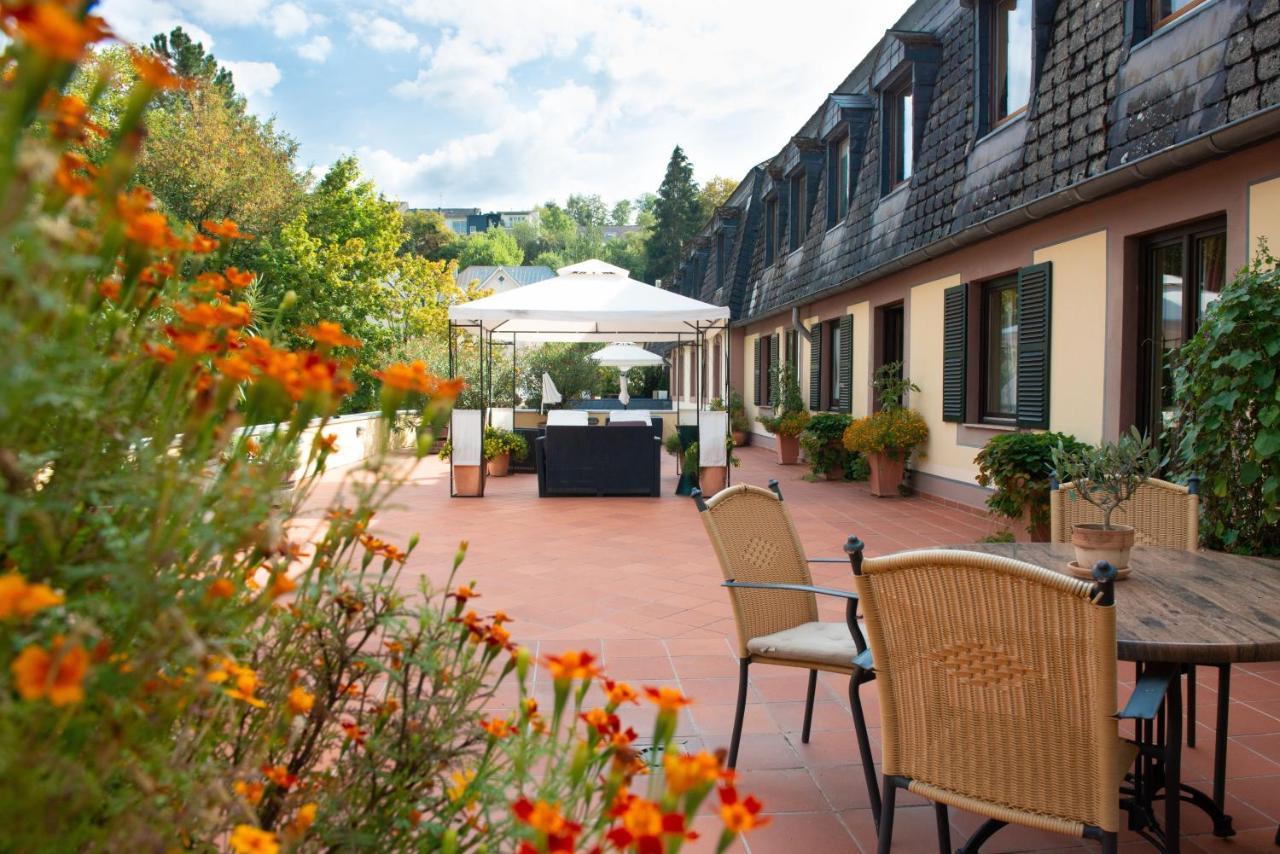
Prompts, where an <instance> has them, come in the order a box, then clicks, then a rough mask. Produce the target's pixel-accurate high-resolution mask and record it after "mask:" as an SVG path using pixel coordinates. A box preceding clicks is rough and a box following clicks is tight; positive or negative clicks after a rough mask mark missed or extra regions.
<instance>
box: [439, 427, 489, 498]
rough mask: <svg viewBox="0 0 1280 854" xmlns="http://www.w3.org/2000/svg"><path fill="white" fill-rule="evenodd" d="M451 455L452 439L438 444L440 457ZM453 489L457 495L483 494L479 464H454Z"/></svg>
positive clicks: (447, 457)
mask: <svg viewBox="0 0 1280 854" xmlns="http://www.w3.org/2000/svg"><path fill="white" fill-rule="evenodd" d="M451 457H453V440H452V439H446V440H445V441H444V444H443V445H441V446H440V459H442V460H447V459H450V458H451ZM453 491H454V492H455V493H456V494H458V495H466V496H474V495H483V494H484V487H483V478H482V477H481V472H480V466H454V467H453Z"/></svg>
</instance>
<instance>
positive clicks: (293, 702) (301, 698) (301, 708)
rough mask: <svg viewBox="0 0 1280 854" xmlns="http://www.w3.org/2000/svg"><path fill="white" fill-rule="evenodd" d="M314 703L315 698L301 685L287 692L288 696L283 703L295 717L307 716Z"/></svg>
mask: <svg viewBox="0 0 1280 854" xmlns="http://www.w3.org/2000/svg"><path fill="white" fill-rule="evenodd" d="M315 702H316V698H315V697H314V696H312V695H311V694H310V693H308V692H307V690H306V689H305V688H303V687H302V686H301V685H295V686H293V688H291V689H290V690H289V696H287V697H285V703H286V704H287V705H288V706H289V711H290V712H291V713H292V714H295V715H305V714H309V713H310V712H311V707H312V706H314V705H315Z"/></svg>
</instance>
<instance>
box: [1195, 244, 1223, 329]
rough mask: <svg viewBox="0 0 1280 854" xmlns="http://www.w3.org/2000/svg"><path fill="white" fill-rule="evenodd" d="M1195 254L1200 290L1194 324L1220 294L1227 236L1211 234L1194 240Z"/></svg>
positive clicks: (1197, 280)
mask: <svg viewBox="0 0 1280 854" xmlns="http://www.w3.org/2000/svg"><path fill="white" fill-rule="evenodd" d="M1196 256H1197V258H1198V259H1199V265H1198V266H1199V269H1198V270H1197V276H1196V283H1197V285H1199V288H1198V290H1199V292H1200V298H1199V299H1198V300H1197V302H1198V306H1197V313H1196V324H1197V325H1199V322H1200V318H1202V317H1204V313H1205V311H1206V310H1207V309H1208V308H1209V306H1210V305H1212V304H1213V303H1214V302H1215V301H1216V300H1217V299H1218V297H1219V296H1220V295H1221V294H1222V283H1223V281H1224V280H1225V279H1226V277H1227V236H1226V235H1225V234H1211V235H1209V236H1208V237H1202V238H1200V239H1199V240H1197V241H1196Z"/></svg>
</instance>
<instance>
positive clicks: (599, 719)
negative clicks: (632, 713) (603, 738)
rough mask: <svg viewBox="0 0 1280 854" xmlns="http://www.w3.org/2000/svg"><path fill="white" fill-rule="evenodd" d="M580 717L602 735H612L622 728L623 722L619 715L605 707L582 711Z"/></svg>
mask: <svg viewBox="0 0 1280 854" xmlns="http://www.w3.org/2000/svg"><path fill="white" fill-rule="evenodd" d="M578 717H580V718H582V720H583V721H584V722H586V724H587V726H589V727H591V728H592V729H593V730H595V731H596V732H597V733H598V734H600V735H612V734H613V733H615V732H617V731H618V730H620V729H621V728H622V722H621V721H620V720H619V719H618V716H617V715H615V714H611V713H610V712H608V711H607V710H605V709H600V708H596V709H589V710H587V711H585V712H582V713H581V714H580V715H578Z"/></svg>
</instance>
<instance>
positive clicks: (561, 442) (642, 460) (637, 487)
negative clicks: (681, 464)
mask: <svg viewBox="0 0 1280 854" xmlns="http://www.w3.org/2000/svg"><path fill="white" fill-rule="evenodd" d="M534 457H535V461H536V462H537V466H538V495H539V496H541V497H544V498H545V497H547V496H552V495H649V496H653V497H654V498H656V497H658V495H659V494H660V493H659V488H660V487H659V481H660V479H661V469H662V442H661V440H660V439H658V438H657V437H655V436H654V435H653V430H652V429H651V428H650V427H649V426H648V425H645V424H635V425H630V424H627V425H622V424H618V425H613V426H607V427H548V428H547V430H546V435H545V436H539V437H538V440H537V442H535V443H534Z"/></svg>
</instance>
